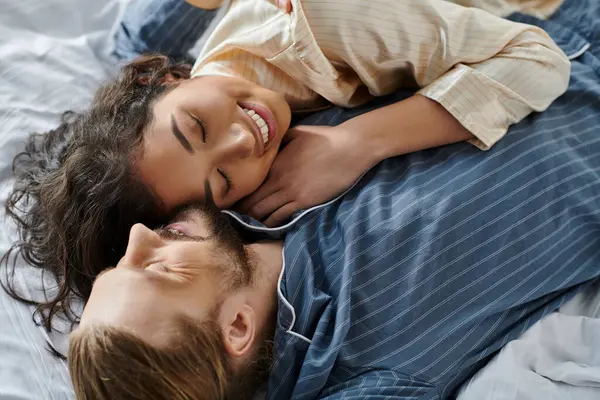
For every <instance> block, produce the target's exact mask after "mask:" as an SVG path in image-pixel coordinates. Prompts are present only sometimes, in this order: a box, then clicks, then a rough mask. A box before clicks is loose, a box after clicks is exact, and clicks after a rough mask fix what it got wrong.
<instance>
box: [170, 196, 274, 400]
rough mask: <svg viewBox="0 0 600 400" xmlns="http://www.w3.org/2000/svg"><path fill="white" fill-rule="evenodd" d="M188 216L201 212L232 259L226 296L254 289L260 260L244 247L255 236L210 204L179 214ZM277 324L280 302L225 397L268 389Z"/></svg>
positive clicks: (234, 374)
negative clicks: (237, 291)
mask: <svg viewBox="0 0 600 400" xmlns="http://www.w3.org/2000/svg"><path fill="white" fill-rule="evenodd" d="M186 213H198V214H200V215H201V216H202V217H204V218H206V219H207V220H208V221H209V230H210V232H211V236H212V237H213V239H215V240H216V241H217V243H218V247H219V248H221V249H222V250H223V251H224V252H226V253H227V254H228V255H229V256H230V257H231V259H232V263H231V265H228V266H224V267H223V271H222V272H223V275H224V277H226V281H227V282H228V284H229V285H228V286H229V290H225V291H224V293H229V294H231V293H232V291H236V290H240V289H242V288H244V287H248V286H251V285H253V284H254V283H255V280H256V279H260V277H258V276H257V275H259V273H258V266H257V261H256V258H257V257H256V255H255V254H254V253H253V252H252V251H248V250H247V249H246V248H245V246H244V245H245V244H247V243H249V242H250V240H251V237H249V236H248V233H247V232H243V231H240V230H239V229H236V226H234V225H233V223H232V221H231V217H229V216H227V215H226V214H223V213H222V212H221V211H219V210H218V209H217V208H216V207H214V206H210V205H194V206H188V207H186V208H185V209H182V210H180V211H179V213H178V214H179V215H185V214H186ZM244 233H246V235H244ZM217 308H218V307H217ZM215 318H216V317H215ZM276 323H277V302H275V303H274V304H273V307H272V309H271V311H270V312H269V316H268V318H266V324H265V325H264V326H263V327H262V329H260V332H259V333H258V335H257V336H258V337H257V343H258V345H257V347H256V350H255V352H254V355H253V356H252V357H250V358H249V361H248V362H247V363H246V365H244V366H242V367H241V368H240V369H239V370H238V371H231V375H232V377H231V379H230V384H229V386H228V389H227V394H226V396H225V399H226V400H243V399H252V398H253V397H254V396H255V394H256V393H257V392H258V391H260V390H261V389H263V388H264V387H265V386H266V383H267V381H268V378H269V374H270V372H271V366H272V363H273V345H274V336H275V326H276ZM259 328H261V327H259Z"/></svg>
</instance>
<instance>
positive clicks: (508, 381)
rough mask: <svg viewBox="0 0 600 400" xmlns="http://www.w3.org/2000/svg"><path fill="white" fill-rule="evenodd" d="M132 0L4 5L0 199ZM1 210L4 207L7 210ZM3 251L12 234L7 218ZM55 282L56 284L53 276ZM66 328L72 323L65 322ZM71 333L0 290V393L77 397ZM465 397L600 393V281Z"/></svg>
mask: <svg viewBox="0 0 600 400" xmlns="http://www.w3.org/2000/svg"><path fill="white" fill-rule="evenodd" d="M125 3H126V1H125V0H53V1H52V2H43V1H39V0H26V1H19V2H16V1H10V0H4V1H3V2H2V13H0V76H1V77H2V79H0V121H2V125H1V129H2V134H0V199H1V200H2V201H4V199H5V198H6V194H7V193H8V191H9V189H10V185H11V161H12V159H13V157H14V155H15V154H17V153H18V152H19V151H20V150H21V149H22V146H23V139H24V138H25V137H26V135H27V134H28V133H29V132H34V131H35V132H41V131H45V130H47V129H49V128H52V127H54V126H55V125H56V124H57V122H58V121H59V118H60V115H61V113H62V112H63V111H65V110H66V109H69V108H73V109H77V108H80V107H82V106H84V105H85V104H86V103H87V102H89V101H90V99H91V96H92V94H93V92H94V90H95V88H96V87H97V86H98V85H99V84H100V83H101V82H102V81H103V80H105V79H107V78H108V77H110V76H111V74H113V73H114V72H115V68H116V67H115V61H114V60H113V59H112V58H111V56H110V53H111V50H112V41H111V38H112V36H113V33H114V31H115V29H116V24H117V21H118V20H119V16H120V14H121V13H122V12H123V10H124V6H125ZM0 212H3V211H0ZM1 218H2V220H3V221H4V223H3V224H2V228H1V229H0V252H2V253H4V252H5V251H6V250H7V249H8V248H9V247H10V245H11V243H12V241H13V240H14V238H15V232H14V227H12V226H11V224H10V223H9V221H6V220H5V218H4V215H3V214H2V216H1ZM40 280H41V277H40V276H39V274H37V273H36V272H35V271H33V270H31V269H30V268H28V267H27V265H25V263H23V262H20V264H19V267H18V282H19V285H20V287H21V290H23V291H24V292H25V293H27V294H29V295H30V296H31V297H33V298H37V297H39V296H41V295H42V294H41V292H40V290H39V288H40V286H41V285H40ZM47 283H48V284H52V282H47ZM57 329H58V330H59V331H63V332H66V331H68V325H66V324H63V325H62V326H61V325H60V324H59V326H57ZM66 338H67V335H66V333H60V332H54V333H52V334H48V333H47V332H45V331H44V330H43V329H42V328H41V327H39V326H37V325H36V324H34V322H33V320H32V309H31V308H30V307H28V306H25V305H23V304H20V303H18V302H16V301H14V300H12V299H10V298H9V297H8V296H7V295H6V294H5V293H4V292H3V291H0V399H3V400H29V399H32V400H46V399H49V400H50V399H53V400H58V399H71V398H74V395H73V392H72V388H71V384H70V380H69V376H68V370H67V367H66V364H65V363H64V362H63V361H60V360H58V359H56V358H54V357H53V356H52V355H51V354H50V353H49V352H48V351H47V342H50V343H52V344H53V345H54V346H55V347H56V348H58V349H59V350H62V351H64V350H65V349H66ZM459 398H460V399H461V400H471V399H473V400H475V399H478V400H485V399H507V400H508V399H511V400H512V399H515V400H516V399H567V398H572V399H578V400H580V399H583V400H585V399H593V398H596V399H597V398H600V283H596V284H594V285H591V286H589V287H587V288H584V289H583V290H582V291H581V292H580V293H579V294H578V295H577V296H576V297H575V298H574V299H572V300H571V301H569V302H568V303H567V304H565V305H564V306H563V307H562V308H561V310H560V312H557V313H554V314H551V315H549V316H548V317H546V318H545V319H543V320H541V321H539V322H538V323H537V324H536V325H534V326H533V327H532V328H531V329H529V330H528V331H527V332H525V333H524V334H523V335H522V337H521V338H520V339H519V340H516V341H513V342H510V343H509V344H508V345H507V346H505V348H504V349H503V350H502V351H501V352H500V353H499V354H498V355H496V357H495V358H494V359H493V360H492V361H491V362H490V363H489V364H488V366H487V367H486V368H484V369H483V370H481V371H480V372H478V373H477V374H476V375H475V376H474V377H473V378H472V379H471V380H470V381H469V382H468V383H467V384H465V385H464V386H463V388H462V390H461V393H460V395H459Z"/></svg>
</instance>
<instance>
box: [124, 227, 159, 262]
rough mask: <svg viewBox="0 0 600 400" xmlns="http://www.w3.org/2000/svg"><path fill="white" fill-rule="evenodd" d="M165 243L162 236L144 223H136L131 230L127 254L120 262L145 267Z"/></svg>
mask: <svg viewBox="0 0 600 400" xmlns="http://www.w3.org/2000/svg"><path fill="white" fill-rule="evenodd" d="M162 245H163V241H162V239H161V238H160V236H159V235H158V234H157V233H156V232H154V231H152V230H151V229H148V228H147V227H146V226H144V225H142V224H135V225H134V226H132V227H131V230H130V231H129V242H128V243H127V250H126V251H125V256H123V258H122V259H121V262H120V263H119V264H123V266H127V267H133V268H145V267H146V266H147V264H148V262H149V261H150V260H151V259H152V257H153V254H154V251H155V250H156V249H157V248H159V247H161V246H162Z"/></svg>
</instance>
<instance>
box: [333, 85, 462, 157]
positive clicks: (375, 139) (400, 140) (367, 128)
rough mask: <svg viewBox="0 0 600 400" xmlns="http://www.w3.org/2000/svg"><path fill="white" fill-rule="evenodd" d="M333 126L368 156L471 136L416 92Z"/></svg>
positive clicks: (454, 119) (434, 144)
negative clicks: (354, 142)
mask: <svg viewBox="0 0 600 400" xmlns="http://www.w3.org/2000/svg"><path fill="white" fill-rule="evenodd" d="M337 129H341V130H342V132H343V133H345V134H346V135H345V136H346V137H347V139H348V140H351V141H356V142H357V143H356V144H355V145H354V146H353V147H355V148H356V147H357V146H358V147H359V148H361V149H362V150H361V153H362V155H363V156H364V157H367V158H368V159H369V167H370V166H373V165H375V164H377V163H379V162H380V161H383V160H385V159H386V158H390V157H394V156H397V155H401V154H407V153H412V152H414V151H418V150H421V149H426V148H431V147H437V146H442V145H445V144H451V143H456V142H462V141H464V140H468V139H472V138H473V135H471V133H470V132H469V131H468V130H467V129H466V128H465V127H464V126H463V125H461V123H460V122H459V121H458V120H457V119H456V118H454V117H453V116H452V114H450V113H449V112H448V111H447V110H446V109H444V107H442V106H441V105H440V104H438V103H437V102H435V101H433V100H431V99H429V98H427V97H424V96H420V95H415V96H412V97H410V98H408V99H406V100H403V101H400V102H398V103H395V104H391V105H388V106H385V107H382V108H379V109H377V110H373V111H371V112H368V113H365V114H362V115H359V116H357V117H354V118H352V119H350V120H348V121H346V122H344V123H343V124H341V125H339V126H338V127H337Z"/></svg>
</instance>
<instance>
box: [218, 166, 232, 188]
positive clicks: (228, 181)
mask: <svg viewBox="0 0 600 400" xmlns="http://www.w3.org/2000/svg"><path fill="white" fill-rule="evenodd" d="M217 171H218V172H219V175H221V176H222V177H223V179H224V180H225V194H228V193H229V192H230V191H231V189H232V187H233V184H232V182H231V178H229V175H227V173H226V172H225V171H223V170H222V169H221V168H217Z"/></svg>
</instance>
